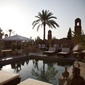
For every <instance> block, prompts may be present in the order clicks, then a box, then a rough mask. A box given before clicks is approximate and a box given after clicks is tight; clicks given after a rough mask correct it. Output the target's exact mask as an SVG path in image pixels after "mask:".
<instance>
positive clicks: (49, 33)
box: [48, 30, 52, 40]
mask: <svg viewBox="0 0 85 85" xmlns="http://www.w3.org/2000/svg"><path fill="white" fill-rule="evenodd" d="M51 38H52V33H51V30H49V31H48V40H51Z"/></svg>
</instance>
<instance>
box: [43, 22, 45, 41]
mask: <svg viewBox="0 0 85 85" xmlns="http://www.w3.org/2000/svg"><path fill="white" fill-rule="evenodd" d="M43 36H44V37H43V40H45V23H44V35H43Z"/></svg>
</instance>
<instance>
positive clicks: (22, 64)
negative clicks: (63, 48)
mask: <svg viewBox="0 0 85 85" xmlns="http://www.w3.org/2000/svg"><path fill="white" fill-rule="evenodd" d="M71 64H72V63H71ZM71 64H70V63H69V62H67V63H66V62H61V61H58V62H53V61H46V60H44V61H43V60H38V59H31V60H26V61H25V60H23V61H18V62H14V63H13V62H12V63H11V64H10V63H9V64H8V65H0V68H1V69H2V70H7V71H9V72H14V73H17V74H19V75H20V77H21V81H24V80H26V79H28V78H33V79H37V80H40V81H44V82H48V83H52V84H53V85H57V83H58V78H59V76H60V75H61V74H62V72H63V71H64V66H65V65H69V67H70V65H71Z"/></svg>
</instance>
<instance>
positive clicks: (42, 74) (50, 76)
mask: <svg viewBox="0 0 85 85" xmlns="http://www.w3.org/2000/svg"><path fill="white" fill-rule="evenodd" d="M57 73H58V70H56V69H55V68H54V67H53V66H52V65H51V66H50V65H49V64H47V69H46V70H45V63H44V62H43V67H42V68H39V69H38V71H36V70H35V67H34V68H32V75H33V76H36V78H37V79H38V80H41V81H44V82H48V83H51V81H53V80H55V79H56V78H55V75H56V74H57Z"/></svg>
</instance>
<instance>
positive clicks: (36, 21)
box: [32, 19, 40, 25]
mask: <svg viewBox="0 0 85 85" xmlns="http://www.w3.org/2000/svg"><path fill="white" fill-rule="evenodd" d="M39 21H40V19H38V20H35V21H34V22H33V23H32V25H34V24H35V23H38V22H39Z"/></svg>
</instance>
